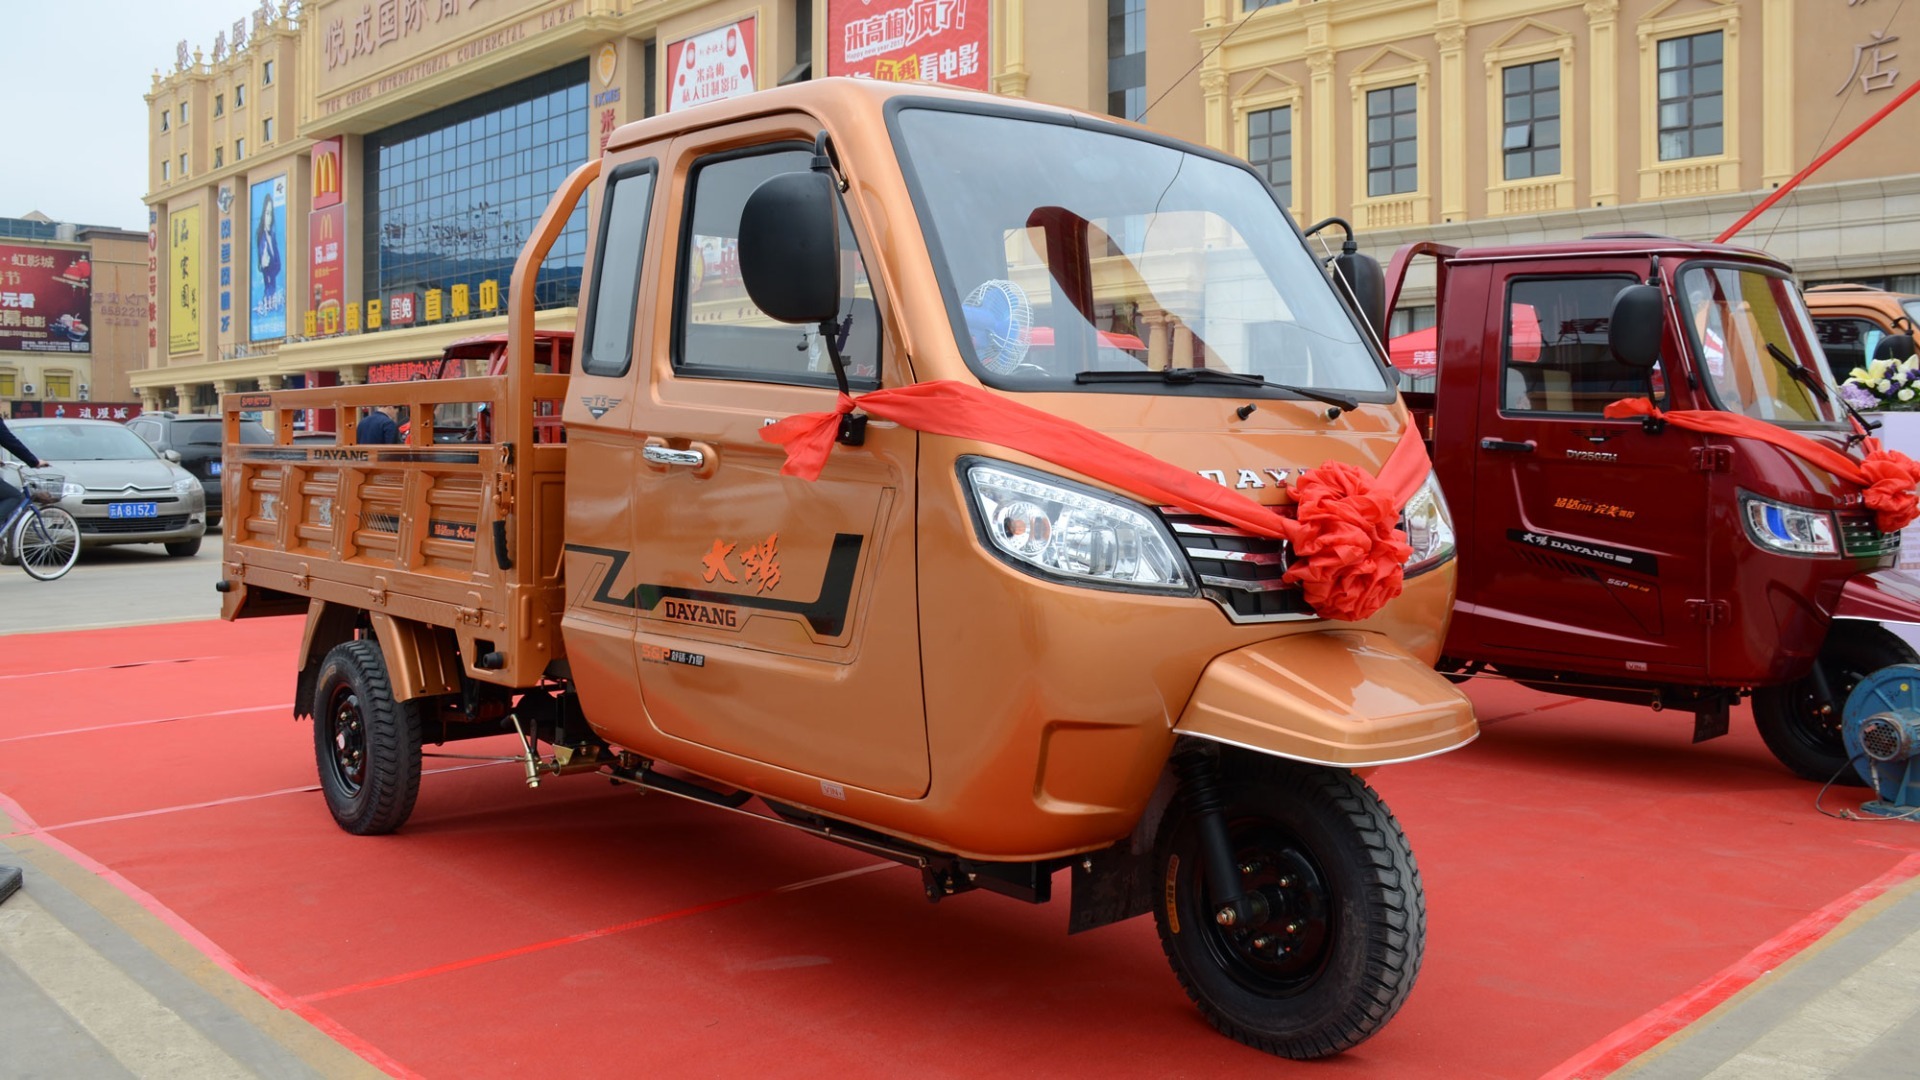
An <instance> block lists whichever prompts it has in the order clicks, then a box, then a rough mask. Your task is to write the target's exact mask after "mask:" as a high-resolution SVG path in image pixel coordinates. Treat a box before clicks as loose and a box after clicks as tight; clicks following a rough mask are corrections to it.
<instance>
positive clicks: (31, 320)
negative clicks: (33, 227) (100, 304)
mask: <svg viewBox="0 0 1920 1080" xmlns="http://www.w3.org/2000/svg"><path fill="white" fill-rule="evenodd" d="M92 300H93V266H92V264H90V263H89V262H87V253H86V252H84V251H73V250H61V249H59V248H43V247H29V246H24V245H16V244H0V350H13V351H18V352H91V351H93V343H92V341H90V340H89V339H88V336H87V335H88V329H87V324H88V323H89V322H90V321H91V320H92V318H93V313H92V311H91V304H92Z"/></svg>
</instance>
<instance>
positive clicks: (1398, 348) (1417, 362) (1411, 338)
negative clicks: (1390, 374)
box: [1387, 326, 1440, 378]
mask: <svg viewBox="0 0 1920 1080" xmlns="http://www.w3.org/2000/svg"><path fill="white" fill-rule="evenodd" d="M1439 344H1440V331H1439V328H1438V327H1433V326H1429V327H1427V328H1426V329H1425V330H1412V331H1409V332H1407V333H1405V334H1401V335H1400V336H1399V337H1397V338H1390V339H1389V340H1388V341H1387V359H1388V360H1389V361H1391V362H1392V363H1393V366H1394V367H1396V368H1399V369H1400V370H1401V371H1404V372H1406V373H1407V374H1409V375H1412V376H1415V377H1416V378H1417V377H1420V376H1424V375H1431V374H1433V373H1434V371H1435V370H1436V369H1437V368H1438V367H1439V366H1440V351H1439Z"/></svg>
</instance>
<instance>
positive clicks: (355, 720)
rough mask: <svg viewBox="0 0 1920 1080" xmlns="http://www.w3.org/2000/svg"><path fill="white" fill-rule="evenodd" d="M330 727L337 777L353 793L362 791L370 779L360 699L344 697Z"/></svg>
mask: <svg viewBox="0 0 1920 1080" xmlns="http://www.w3.org/2000/svg"><path fill="white" fill-rule="evenodd" d="M330 726H331V728H332V735H333V770H334V775H335V777H337V778H338V779H339V780H340V782H341V784H342V785H343V786H344V787H345V788H346V789H347V791H348V792H349V793H352V792H355V791H358V790H360V785H361V784H363V783H365V782H366V777H367V732H366V725H365V723H364V722H363V721H362V719H361V716H360V698H359V696H358V695H356V694H353V693H350V692H349V693H344V694H342V695H340V697H339V698H338V699H337V700H336V701H335V702H334V707H333V712H332V716H331V717H330Z"/></svg>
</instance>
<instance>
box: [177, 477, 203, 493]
mask: <svg viewBox="0 0 1920 1080" xmlns="http://www.w3.org/2000/svg"><path fill="white" fill-rule="evenodd" d="M198 490H200V481H198V480H195V479H194V478H193V477H191V476H183V477H181V478H180V479H178V480H175V481H174V482H173V491H174V494H176V495H185V494H186V493H188V492H189V491H198Z"/></svg>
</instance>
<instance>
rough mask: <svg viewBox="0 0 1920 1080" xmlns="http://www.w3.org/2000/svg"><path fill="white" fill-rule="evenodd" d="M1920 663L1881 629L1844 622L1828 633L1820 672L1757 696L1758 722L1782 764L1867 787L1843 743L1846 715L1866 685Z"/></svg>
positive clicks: (1818, 665)
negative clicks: (1884, 672)
mask: <svg viewBox="0 0 1920 1080" xmlns="http://www.w3.org/2000/svg"><path fill="white" fill-rule="evenodd" d="M1914 663H1920V655H1916V654H1915V653H1914V651H1913V649H1911V648H1909V647H1908V645H1907V643H1906V642H1904V641H1902V640H1900V639H1899V638H1898V637H1896V636H1894V635H1893V634H1892V633H1890V632H1888V631H1887V630H1886V628H1884V627H1882V626H1880V625H1879V624H1878V623H1870V622H1861V621H1858V620H1854V619H1842V620H1839V621H1837V622H1835V623H1834V624H1833V626H1832V627H1831V628H1830V629H1829V630H1828V631H1827V643H1826V644H1825V645H1823V646H1821V648H1820V658H1819V659H1818V660H1816V661H1815V662H1814V667H1815V670H1813V671H1810V672H1808V673H1807V674H1806V675H1805V676H1803V677H1801V678H1799V679H1796V680H1794V681H1793V682H1790V683H1786V684H1784V685H1782V686H1769V687H1765V688H1763V689H1760V690H1755V691H1754V692H1753V721H1754V725H1755V726H1756V727H1758V728H1759V729H1760V738H1761V739H1763V740H1764V741H1765V742H1766V744H1767V749H1769V750H1771V751H1773V756H1774V757H1776V758H1779V759H1780V763H1781V764H1782V765H1785V766H1786V767H1787V768H1789V769H1792V770H1793V771H1794V772H1795V773H1797V774H1798V775H1800V776H1802V777H1805V778H1806V779H1808V780H1817V781H1819V782H1820V783H1823V784H1824V783H1826V782H1828V781H1830V780H1831V781H1832V782H1834V783H1836V784H1850V785H1853V786H1856V787H1858V786H1864V785H1865V783H1866V781H1865V780H1862V779H1861V778H1860V773H1859V772H1858V770H1856V769H1854V768H1853V766H1852V764H1851V763H1850V762H1849V761H1848V760H1847V748H1846V744H1845V743H1843V742H1842V741H1841V738H1840V729H1841V717H1840V714H1841V710H1842V709H1844V708H1845V707H1846V704H1847V697H1848V695H1850V694H1852V693H1853V688H1854V687H1856V686H1858V685H1860V680H1861V679H1864V678H1866V677H1867V676H1868V675H1871V674H1872V673H1874V672H1876V671H1878V670H1880V669H1881V668H1883V667H1887V666H1889V665H1891V664H1914Z"/></svg>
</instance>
